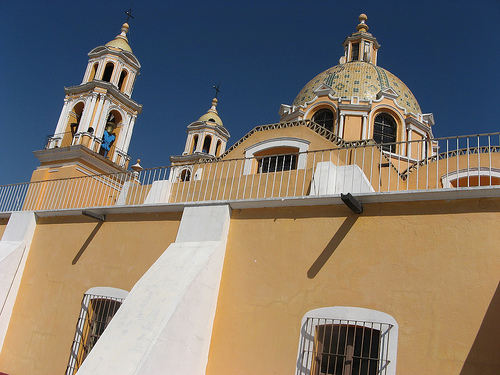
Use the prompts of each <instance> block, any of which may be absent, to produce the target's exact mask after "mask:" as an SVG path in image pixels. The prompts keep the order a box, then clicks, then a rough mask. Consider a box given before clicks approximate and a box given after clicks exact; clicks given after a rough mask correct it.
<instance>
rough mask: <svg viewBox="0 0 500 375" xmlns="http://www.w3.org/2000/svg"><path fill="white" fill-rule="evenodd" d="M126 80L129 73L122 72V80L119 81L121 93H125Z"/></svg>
mask: <svg viewBox="0 0 500 375" xmlns="http://www.w3.org/2000/svg"><path fill="white" fill-rule="evenodd" d="M125 78H127V71H126V70H122V73H121V74H120V80H119V81H118V90H120V91H121V92H124V91H125V85H124V83H125Z"/></svg>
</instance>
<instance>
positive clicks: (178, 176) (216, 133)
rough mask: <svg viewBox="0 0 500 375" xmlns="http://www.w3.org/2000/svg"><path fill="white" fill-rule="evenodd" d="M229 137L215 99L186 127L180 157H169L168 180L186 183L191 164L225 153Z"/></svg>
mask: <svg viewBox="0 0 500 375" xmlns="http://www.w3.org/2000/svg"><path fill="white" fill-rule="evenodd" d="M229 137H230V134H229V132H228V131H227V129H226V128H225V127H224V125H223V123H222V120H221V118H220V117H219V114H218V112H217V98H213V99H212V106H211V107H210V109H209V110H208V111H207V113H205V114H204V115H203V116H201V117H200V118H199V119H198V121H195V122H192V123H191V124H189V125H188V127H187V139H186V145H185V147H184V152H183V153H182V155H178V156H171V157H170V162H171V164H172V173H171V175H170V180H171V181H173V182H175V181H177V180H182V181H187V180H189V179H190V178H191V174H192V172H193V164H194V163H195V162H197V161H199V160H201V159H212V158H215V157H218V156H220V155H222V154H223V153H224V151H226V144H227V141H228V139H229Z"/></svg>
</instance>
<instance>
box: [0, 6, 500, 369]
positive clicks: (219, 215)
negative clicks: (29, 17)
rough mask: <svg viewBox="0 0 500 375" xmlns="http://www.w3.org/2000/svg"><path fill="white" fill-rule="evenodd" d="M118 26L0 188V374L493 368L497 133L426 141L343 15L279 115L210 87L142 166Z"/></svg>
mask: <svg viewBox="0 0 500 375" xmlns="http://www.w3.org/2000/svg"><path fill="white" fill-rule="evenodd" d="M128 31H129V25H128V24H127V23H125V24H123V26H122V28H121V32H120V33H119V34H118V35H117V36H116V37H115V38H114V39H113V40H111V41H110V42H108V43H106V44H105V45H102V46H98V47H96V48H94V49H92V50H91V51H90V52H89V54H88V56H89V60H88V64H87V68H86V70H85V72H83V80H82V82H81V84H79V85H76V86H71V87H67V88H65V98H64V103H63V105H62V110H61V114H60V116H59V119H58V121H57V124H56V127H55V130H54V133H53V134H52V135H51V136H49V138H48V139H47V141H46V143H45V147H44V148H43V149H42V150H37V151H34V154H35V156H36V157H37V158H38V159H39V161H40V165H39V166H38V167H37V169H36V170H35V171H34V172H33V174H32V178H31V181H30V182H29V183H20V184H14V185H8V186H0V237H1V241H0V300H1V306H2V307H1V310H0V374H8V375H17V374H33V375H35V374H40V375H42V374H66V375H73V374H78V375H99V374H102V375H110V374H122V375H139V374H140V375H155V374H169V375H188V374H189V375H202V374H204V375H205V374H206V375H220V374H245V375H253V374H255V375H257V374H259V375H260V374H278V375H285V374H290V375H292V374H295V375H323V374H324V375H326V374H330V375H351V374H352V375H402V374H436V375H438V374H439V375H441V374H457V375H459V374H460V375H469V374H470V375H472V374H498V373H500V357H499V356H498V351H499V348H500V325H499V323H498V316H499V314H500V290H499V270H500V251H499V250H498V243H499V236H498V234H497V231H498V227H499V226H500V133H495V134H484V135H481V134H480V135H474V136H457V137H447V138H436V137H435V136H434V134H433V128H434V126H439V124H435V122H434V116H433V114H432V113H429V112H423V111H422V109H421V107H420V105H419V103H418V101H417V99H416V98H415V96H414V95H413V94H412V92H411V90H410V88H408V87H407V86H406V85H405V83H404V82H402V81H401V80H400V79H399V78H397V77H396V76H395V75H394V74H392V73H391V72H389V71H387V70H386V69H384V68H382V67H380V66H379V65H378V63H377V60H378V55H379V53H383V50H382V49H381V46H380V44H379V42H378V41H377V38H376V37H375V36H374V35H373V34H372V33H371V32H372V31H371V30H370V29H369V26H368V24H367V16H366V15H364V14H361V15H360V16H359V21H358V24H357V26H356V23H353V32H352V34H350V35H349V36H347V37H346V38H345V39H344V41H343V42H342V44H341V45H342V48H340V47H339V51H340V52H342V51H343V53H340V55H341V57H340V59H339V61H338V64H337V63H336V62H333V63H332V65H333V66H332V67H331V68H329V69H326V70H325V71H323V72H321V73H319V74H318V75H316V76H315V77H313V78H312V79H311V80H310V81H309V82H307V83H305V86H304V87H303V88H302V89H301V90H300V92H299V93H298V94H297V96H296V98H295V100H294V101H293V102H292V103H289V104H281V106H279V105H277V109H278V108H279V118H278V119H277V120H278V121H277V122H276V123H274V124H268V125H259V124H256V126H255V127H254V128H253V129H249V130H248V133H247V134H246V135H244V136H243V137H242V138H241V139H239V140H230V131H231V124H230V123H224V122H223V113H222V111H221V113H219V110H218V109H217V106H218V99H217V98H213V99H212V102H211V103H210V102H209V101H207V107H206V108H208V109H206V108H201V109H200V112H199V113H193V116H192V119H193V122H191V123H190V124H184V126H186V141H185V147H184V150H183V152H182V154H181V155H172V156H171V157H170V165H169V166H168V167H159V168H151V169H143V168H142V167H141V165H140V161H137V162H136V163H135V164H134V162H131V158H130V156H129V155H128V149H129V146H130V144H131V142H132V141H133V140H132V134H133V132H134V131H136V132H140V131H141V129H140V114H141V111H142V105H141V104H138V103H137V102H136V101H135V100H134V99H133V98H132V93H133V88H134V84H135V81H136V79H139V78H138V75H139V71H140V68H141V64H140V63H139V60H138V58H137V57H136V56H135V55H134V53H133V52H132V48H131V46H130V44H129V41H128V38H127V33H128ZM386 42H387V45H390V41H386ZM386 48H391V47H390V46H389V47H386ZM292 63H293V62H292ZM277 99H279V98H277ZM204 109H205V110H206V112H204ZM425 110H427V109H425ZM436 110H438V109H436ZM136 122H137V124H138V126H137V127H135V124H136ZM131 164H133V165H131Z"/></svg>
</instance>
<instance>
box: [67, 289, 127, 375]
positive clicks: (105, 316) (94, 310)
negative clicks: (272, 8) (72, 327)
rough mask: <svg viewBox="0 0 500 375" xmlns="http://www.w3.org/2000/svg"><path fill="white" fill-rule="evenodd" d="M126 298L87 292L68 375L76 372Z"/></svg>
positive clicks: (77, 327)
mask: <svg viewBox="0 0 500 375" xmlns="http://www.w3.org/2000/svg"><path fill="white" fill-rule="evenodd" d="M123 300H124V298H120V297H109V296H103V295H96V294H85V295H84V296H83V300H82V308H81V310H80V316H79V318H78V323H77V325H76V333H75V338H74V340H73V346H72V348H71V355H70V358H69V363H68V367H67V369H66V375H72V374H74V373H75V372H76V371H77V370H78V369H79V368H80V366H81V365H82V363H83V361H84V360H85V358H86V357H87V355H88V354H89V353H90V351H91V350H92V348H93V347H94V346H95V344H96V343H97V341H98V340H99V338H100V337H101V335H102V334H103V332H104V330H105V329H106V327H107V326H108V324H109V322H110V321H111V319H112V318H113V316H114V315H115V314H116V312H117V311H118V309H119V308H120V306H121V304H122V303H123Z"/></svg>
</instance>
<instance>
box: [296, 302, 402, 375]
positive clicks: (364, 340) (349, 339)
mask: <svg viewBox="0 0 500 375" xmlns="http://www.w3.org/2000/svg"><path fill="white" fill-rule="evenodd" d="M349 315H352V316H353V318H352V319H349V318H347V319H345V317H347V316H349ZM363 317H366V318H371V319H373V320H362V319H360V318H363ZM374 318H378V319H377V320H375V319H374ZM397 330H398V328H397V324H396V322H395V321H394V319H393V318H392V317H390V316H389V315H387V314H384V313H381V312H378V311H374V310H368V309H361V308H353V307H330V308H322V309H317V310H312V311H310V312H309V313H307V314H306V315H305V316H304V319H303V320H302V329H301V338H300V343H299V352H298V361H297V372H296V373H297V374H298V375H351V374H356V375H393V374H395V371H396V370H395V368H396V352H397Z"/></svg>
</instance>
